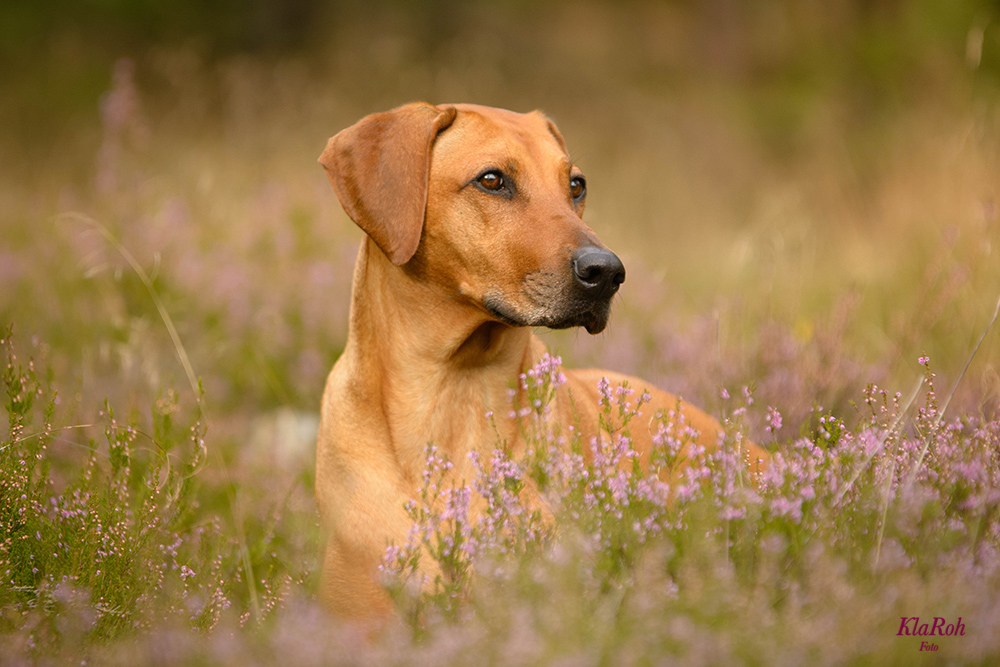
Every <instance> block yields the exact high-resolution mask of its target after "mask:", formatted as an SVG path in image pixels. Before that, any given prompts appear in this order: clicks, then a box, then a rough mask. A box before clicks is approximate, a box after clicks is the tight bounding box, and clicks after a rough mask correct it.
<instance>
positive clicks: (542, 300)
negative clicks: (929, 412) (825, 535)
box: [316, 104, 767, 619]
mask: <svg viewBox="0 0 1000 667" xmlns="http://www.w3.org/2000/svg"><path fill="white" fill-rule="evenodd" d="M320 162H321V163H322V165H323V166H324V167H325V168H326V170H327V172H328V175H329V177H330V181H331V182H332V183H333V189H334V190H335V191H336V193H337V197H338V198H339V199H340V202H341V204H342V205H343V207H344V209H345V210H346V211H347V213H348V215H349V216H350V217H351V219H352V220H354V222H356V223H357V224H358V226H360V227H361V229H363V230H364V231H365V232H366V233H367V234H368V236H367V237H366V238H365V239H364V241H363V242H362V244H361V249H360V252H359V253H358V260H357V266H356V268H355V272H354V293H353V297H352V301H351V315H350V329H349V331H348V338H347V346H346V347H345V349H344V352H343V354H342V355H341V357H340V359H339V360H338V361H337V363H336V365H335V366H334V367H333V371H332V372H331V373H330V377H329V379H328V380H327V384H326V391H325V393H324V395H323V406H322V415H321V422H320V429H319V442H318V451H317V456H316V500H317V503H318V505H319V511H320V515H321V517H322V521H323V524H324V528H325V529H326V530H327V531H329V542H328V545H327V548H326V556H325V562H324V564H323V583H322V594H321V596H322V598H323V599H324V601H325V602H326V604H327V605H328V606H329V607H330V608H331V609H332V610H333V611H334V612H335V613H336V614H337V615H339V616H342V617H347V618H352V619H363V618H366V617H373V616H385V615H387V614H389V613H390V611H391V607H390V601H389V598H388V596H387V594H386V593H385V591H384V590H383V588H382V587H381V586H380V585H379V583H378V582H377V576H378V573H377V566H378V564H379V560H380V558H381V556H382V554H383V553H384V552H385V548H386V546H387V544H388V543H389V542H394V543H396V544H402V543H404V542H405V538H406V534H407V531H408V529H409V527H410V520H409V519H408V518H407V515H406V512H405V511H404V509H403V504H404V503H405V501H406V500H407V499H409V498H412V497H414V496H416V495H417V492H418V488H419V486H420V483H421V472H422V470H423V466H424V454H423V452H424V447H425V445H426V444H427V442H428V441H433V442H434V443H435V444H436V445H437V447H438V449H439V451H441V452H443V453H445V454H447V455H448V456H449V458H450V460H451V461H452V462H453V464H454V466H455V468H454V473H455V475H456V477H457V478H458V479H462V478H464V479H465V480H467V481H471V480H472V479H473V478H474V473H473V471H472V469H471V467H470V464H469V462H468V456H467V455H468V453H469V452H470V451H473V450H475V451H477V452H479V453H480V457H481V459H482V460H484V461H485V460H489V458H490V454H491V452H492V450H493V448H494V446H495V444H496V442H497V434H496V432H495V431H494V430H493V426H492V425H491V424H490V421H489V420H488V419H487V418H486V413H487V412H488V411H495V413H496V414H497V415H507V414H508V411H509V408H510V402H509V398H508V387H510V386H512V383H513V382H514V380H515V378H517V376H518V375H519V374H520V373H522V372H523V371H524V370H525V369H526V368H530V367H531V366H533V365H534V364H535V363H536V362H537V361H538V360H539V359H540V358H541V356H542V355H543V354H544V353H545V348H544V346H543V344H542V343H541V341H540V340H538V338H536V337H535V336H534V335H533V334H532V331H531V327H536V326H547V327H553V328H566V327H574V326H583V327H585V328H586V329H587V331H588V332H590V333H592V334H596V333H599V332H600V331H602V330H603V329H604V327H605V325H606V324H607V321H608V314H609V311H610V305H611V298H612V297H613V296H614V294H615V293H616V292H617V290H618V287H619V285H620V284H621V283H622V281H624V279H625V269H624V267H623V266H622V263H621V262H620V261H619V259H618V257H616V256H615V255H614V254H613V253H612V252H610V251H609V250H607V249H606V248H605V247H604V246H603V245H602V244H601V242H600V241H599V240H598V239H597V236H596V235H595V234H594V232H593V231H592V230H591V229H590V228H588V227H587V226H586V225H585V224H583V221H582V220H581V216H582V215H583V209H584V203H585V200H586V194H587V189H586V182H585V181H584V177H583V174H582V173H581V172H580V170H579V169H578V168H577V167H576V166H575V165H574V164H573V163H572V162H571V161H570V159H569V156H568V155H567V152H566V145H565V143H564V141H563V138H562V136H561V135H560V134H559V130H557V129H556V127H555V125H553V124H552V121H550V120H549V119H548V118H546V117H545V116H544V115H542V114H541V113H538V112H534V113H529V114H519V113H514V112H511V111H504V110H501V109H493V108H489V107H481V106H473V105H466V104H455V105H442V106H431V105H429V104H409V105H406V106H403V107H399V108H397V109H393V110H392V111H387V112H385V113H379V114H373V115H371V116H367V117H365V118H363V119H361V121H359V122H358V123H357V124H356V125H353V126H352V127H349V128H347V129H346V130H343V131H342V132H340V133H339V134H337V135H336V136H335V137H333V138H332V139H330V141H329V143H328V144H327V147H326V150H325V151H324V152H323V155H322V157H320ZM566 376H567V378H568V380H567V382H566V384H565V385H563V387H562V388H561V390H560V392H559V394H558V395H557V397H556V400H555V405H554V406H553V410H554V412H555V415H556V416H557V418H558V419H559V421H560V423H563V424H572V423H575V421H576V418H577V417H579V424H580V425H581V428H584V429H586V428H587V427H588V425H589V427H590V428H591V431H592V432H593V433H594V434H596V430H597V424H598V419H597V414H598V409H599V408H598V401H599V394H598V390H597V382H598V380H599V379H600V378H601V377H607V378H609V380H610V382H611V383H612V385H615V384H617V383H620V382H622V381H623V380H628V382H629V383H630V385H631V386H632V387H634V388H636V389H638V390H641V389H642V388H643V387H644V386H648V385H647V383H644V382H643V381H641V380H638V379H635V378H628V377H625V376H623V375H619V374H616V373H608V372H605V371H597V370H586V371H575V372H571V371H566ZM648 391H649V392H650V393H651V394H652V396H653V400H652V404H651V406H648V407H645V408H644V410H643V412H644V413H645V414H649V415H652V414H654V413H656V412H658V411H669V410H672V409H674V408H676V405H677V399H676V398H675V397H674V396H672V395H670V394H668V393H666V392H663V391H660V390H657V389H654V388H649V389H648ZM570 395H572V403H573V405H572V406H571V401H570ZM683 409H684V412H685V415H686V418H687V421H688V423H689V424H691V425H693V426H694V427H695V428H696V429H698V430H699V431H700V432H701V433H702V436H701V444H703V445H704V446H706V447H708V448H713V447H715V445H716V443H717V441H718V434H719V432H720V427H719V424H718V422H717V421H716V420H714V419H712V418H711V417H709V416H708V415H706V414H705V413H704V412H702V411H701V410H698V409H697V408H694V407H691V406H688V405H684V407H683ZM496 424H497V427H498V428H499V430H500V436H501V438H504V439H506V441H507V442H508V443H509V444H510V445H511V446H512V447H513V449H514V451H515V452H516V451H517V448H518V445H519V444H523V443H520V439H521V436H520V433H519V431H518V429H517V428H516V425H515V422H514V420H513V419H508V418H498V419H496ZM632 430H633V434H632V435H633V437H634V439H635V446H636V448H637V450H639V451H640V452H642V451H647V452H648V450H649V447H650V446H651V435H650V433H648V432H644V431H645V430H646V429H644V428H636V427H634V426H633V429H632ZM636 431H638V432H636ZM750 448H751V452H750V454H751V456H752V457H754V459H756V460H759V459H762V458H766V456H767V455H766V454H765V453H764V452H763V451H762V450H760V449H759V448H757V447H756V446H755V445H750Z"/></svg>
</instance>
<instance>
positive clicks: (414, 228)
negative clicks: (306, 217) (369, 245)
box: [319, 103, 455, 266]
mask: <svg viewBox="0 0 1000 667" xmlns="http://www.w3.org/2000/svg"><path fill="white" fill-rule="evenodd" d="M454 120H455V109H454V108H449V107H446V108H443V109H438V108H437V107H433V106H431V105H429V104H421V103H416V104H407V105H405V106H401V107H397V108H396V109H393V110H391V111H385V112H383V113H375V114H372V115H370V116H365V117H364V118H362V119H361V120H359V121H358V122H357V123H355V124H354V125H352V126H351V127H349V128H347V129H346V130H342V131H340V132H339V133H337V135H336V136H334V137H333V138H331V139H330V141H328V142H327V144H326V150H325V151H323V155H321V156H320V158H319V162H320V164H322V165H323V166H324V167H325V168H326V173H327V175H328V176H329V177H330V183H332V184H333V190H334V192H336V193H337V198H338V199H339V200H340V204H341V205H342V206H343V207H344V210H345V211H346V212H347V215H349V216H350V217H351V220H353V221H354V222H355V223H357V225H358V227H361V229H363V230H364V231H365V233H367V234H368V236H370V237H371V238H372V240H373V241H375V243H376V244H377V245H378V247H379V248H381V249H382V252H384V253H385V254H386V256H387V257H388V258H389V260H390V261H392V263H393V264H395V265H396V266H400V265H402V264H405V263H406V262H408V261H409V260H410V258H411V257H413V254H414V253H415V252H416V251H417V246H418V245H420V234H421V232H422V231H423V228H424V211H425V210H426V208H427V181H428V177H429V172H430V156H431V146H432V145H433V143H434V139H435V138H436V137H437V135H438V133H439V132H441V130H443V129H445V128H446V127H448V126H449V125H451V123H452V121H454Z"/></svg>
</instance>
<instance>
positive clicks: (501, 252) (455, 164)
mask: <svg viewBox="0 0 1000 667" xmlns="http://www.w3.org/2000/svg"><path fill="white" fill-rule="evenodd" d="M320 163H321V164H322V165H323V166H324V167H325V168H326V170H327V173H328V175H329V176H330V181H331V182H332V183H333V188H334V190H335V191H336V193H337V197H338V198H339V199H340V202H341V204H342V205H343V206H344V210H345V211H347V214H348V215H349V216H350V217H351V219H352V220H354V222H355V223H357V224H358V226H360V227H361V228H362V229H363V230H364V231H365V232H366V233H367V234H368V235H369V236H370V237H371V239H372V240H373V241H374V242H375V243H376V244H377V245H378V247H379V248H381V250H382V252H384V253H385V256H386V257H387V258H388V259H389V260H390V261H391V262H392V263H393V264H395V265H396V266H400V267H402V270H403V271H404V272H405V273H406V274H407V275H409V276H410V277H412V278H414V279H417V280H421V281H424V282H426V283H428V284H429V285H433V286H436V287H438V288H440V289H442V290H444V291H445V293H446V294H448V295H449V297H454V298H457V299H460V300H463V301H465V302H467V303H468V304H469V305H470V306H471V307H474V308H477V309H479V310H480V311H482V312H483V313H484V315H486V316H487V317H488V318H490V319H493V320H496V321H499V322H502V323H504V324H508V325H511V326H547V327H552V328H556V329H560V328H567V327H573V326H583V327H586V329H587V331H588V332H590V333H598V332H600V331H602V330H604V327H605V326H606V325H607V322H608V314H609V312H610V308H611V298H612V297H613V296H614V294H615V293H616V292H617V291H618V287H619V286H620V285H621V283H622V282H623V281H624V280H625V268H624V267H623V266H622V263H621V261H620V260H619V259H618V257H617V256H616V255H615V254H614V253H612V252H611V251H610V250H608V249H607V248H605V247H604V246H603V245H602V244H601V242H600V241H599V240H598V239H597V236H596V235H595V234H594V232H593V231H591V230H590V228H588V227H587V226H586V225H585V224H583V221H582V220H581V216H582V215H583V209H584V205H585V202H586V196H587V185H586V180H585V179H584V176H583V173H582V172H581V171H580V170H579V169H578V168H577V167H576V166H575V165H574V164H573V163H572V162H571V161H570V159H569V156H568V154H567V152H566V144H565V142H564V141H563V138H562V135H560V134H559V130H558V129H556V126H555V125H554V124H553V123H552V121H550V120H549V119H548V118H546V117H545V116H544V115H542V114H541V113H538V112H533V113H529V114H519V113H514V112H512V111H505V110H502V109H494V108H490V107H481V106H475V105H466V104H455V105H441V106H431V105H428V104H408V105H406V106H402V107H399V108H397V109H393V110H392V111H387V112H384V113H378V114H372V115H371V116H366V117H365V118H363V119H361V120H360V121H359V122H358V123H357V124H355V125H353V126H351V127H349V128H347V129H346V130H343V131H342V132H340V133H339V134H337V135H336V136H335V137H333V138H332V139H330V141H329V143H328V144H327V147H326V150H325V151H324V152H323V155H322V156H321V157H320Z"/></svg>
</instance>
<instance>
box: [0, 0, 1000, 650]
mask: <svg viewBox="0 0 1000 667" xmlns="http://www.w3.org/2000/svg"><path fill="white" fill-rule="evenodd" d="M39 4H40V5H41V4H43V3H39ZM209 4H211V3H209ZM223 5H224V3H215V4H211V7H209V8H206V6H205V3H198V2H194V1H193V0H179V1H178V2H177V3H176V8H175V11H171V12H169V13H167V12H163V11H162V10H160V9H158V8H157V7H154V6H153V3H144V2H138V1H136V2H129V1H127V0H121V1H120V2H112V3H98V2H82V3H71V2H63V1H62V0H60V1H58V2H54V3H51V6H46V7H38V8H35V9H17V8H13V7H10V8H7V7H5V8H3V9H0V59H2V61H0V62H2V64H3V66H2V67H0V70H2V71H0V90H2V91H3V93H2V94H0V155H2V156H3V157H4V158H6V159H4V160H0V340H2V342H0V373H2V377H0V385H2V387H0V404H2V405H3V411H2V414H0V417H5V418H6V419H5V420H4V425H3V426H2V427H0V665H5V666H6V665H21V664H70V663H71V664H122V665H126V664H127V665H135V664H163V665H192V664H195V665H197V664H206V665H209V664H210V665H246V664H278V663H281V664H289V665H327V664H329V665H340V664H344V665H348V664H364V665H409V664H428V665H453V664H454V665H459V664H461V665H466V664H497V665H543V664H544V665H652V664H682V665H689V664H690V665H703V664H704V665H728V664H753V665H801V664H822V665H826V664H848V665H854V664H860V665H885V664H899V665H912V664H973V665H980V664H981V665H989V664H997V663H998V662H1000V511H998V510H1000V411H998V408H1000V375H998V363H1000V324H994V322H995V320H996V319H997V310H998V307H1000V248H998V247H997V246H998V245H1000V32H998V28H997V25H998V24H997V22H996V21H997V19H998V18H1000V16H998V14H997V11H996V10H995V9H994V8H993V7H992V5H990V4H988V3H985V2H977V1H976V0H961V1H956V2H952V3H934V2H922V1H920V0H917V1H916V2H911V3H893V2H858V1H854V0H836V1H834V2H830V3H824V8H823V10H822V11H821V10H820V9H809V8H807V7H803V6H801V4H800V3H794V2H774V3H741V2H730V1H727V0H715V1H713V2H706V3H685V2H676V3H659V2H651V1H646V0H636V1H634V2H628V3H624V4H622V3H610V2H608V3H605V2H583V3H574V4H568V3H561V2H540V3H526V2H524V3H512V4H509V5H504V6H497V5H496V4H495V3H481V2H466V3H453V2H449V1H441V0H439V1H437V2H430V1H429V0H428V1H427V2H419V3H410V4H408V3H385V4H382V3H362V2H360V1H359V2H353V1H342V2H337V3H332V4H326V3H319V2H312V1H311V0H296V2H288V3H276V2H274V3H272V2H266V1H262V2H258V3H252V8H250V9H248V10H247V11H246V13H245V14H244V13H239V12H236V11H235V10H232V9H227V8H226V7H224V6H223ZM416 99H425V100H429V101H433V102H457V101H468V102H478V103H482V104H489V105H494V106H502V107H507V108H512V109H515V110H520V111H527V110H530V109H534V108H540V109H543V110H544V111H545V112H546V113H548V114H549V115H550V116H551V117H552V118H553V119H554V120H555V121H556V123H557V124H558V125H559V127H560V129H561V131H562V133H563V134H564V135H565V137H566V139H567V143H568V145H569V148H570V151H571V154H572V155H573V157H574V160H575V161H576V162H577V164H578V165H579V166H580V167H581V168H582V169H583V171H584V173H585V174H586V175H587V179H588V184H589V192H590V194H589V197H588V208H587V214H586V217H585V220H586V222H587V223H588V224H589V225H590V226H591V227H592V228H593V229H594V230H595V231H596V232H597V233H598V234H599V235H600V236H601V238H602V239H603V240H604V241H605V242H606V243H607V245H609V246H610V247H611V248H612V249H614V250H615V251H616V252H617V253H618V254H619V255H620V256H621V258H622V260H623V261H624V263H625V266H626V268H627V271H628V277H627V280H626V282H625V284H624V285H623V287H622V290H621V292H620V296H619V297H617V299H616V302H615V304H614V307H613V312H612V316H611V323H610V325H609V327H608V329H607V330H606V331H605V332H604V333H602V334H600V335H599V336H595V337H592V336H589V335H587V334H586V332H584V331H583V330H579V331H564V332H548V331H539V332H538V333H539V335H541V336H542V337H543V339H544V340H545V341H546V343H547V344H548V345H549V347H550V350H551V352H552V355H553V356H552V357H549V358H546V359H545V360H543V363H542V364H540V365H539V366H538V367H536V368H534V369H531V371H530V372H529V373H526V374H525V375H524V376H523V377H521V378H511V387H512V388H514V387H515V386H516V385H517V384H520V386H521V391H522V394H523V395H524V396H526V397H528V400H527V401H525V402H523V404H521V403H519V404H515V403H513V402H512V404H511V405H510V406H509V408H508V410H507V413H506V414H496V415H493V416H491V417H490V418H493V419H509V418H514V419H518V420H520V423H521V426H522V428H523V430H524V432H525V433H526V434H527V435H528V436H529V441H530V447H529V449H528V451H527V452H524V453H518V454H517V455H516V456H514V457H511V456H510V455H509V453H508V452H506V451H505V450H504V447H503V443H502V442H498V443H495V444H496V451H495V453H494V455H493V456H492V457H491V459H490V460H476V461H474V462H473V467H474V469H475V470H477V477H476V478H475V479H455V478H454V476H452V475H450V474H449V471H450V469H451V467H452V465H453V463H454V462H452V461H449V460H448V459H447V457H446V456H444V455H443V454H442V453H441V452H438V451H437V450H436V449H435V448H434V447H433V443H431V444H429V446H428V449H427V468H426V472H425V476H424V485H423V492H422V495H421V497H418V498H415V499H413V502H412V503H411V505H410V506H408V510H409V511H410V513H411V516H412V517H413V519H414V530H413V531H412V532H411V535H410V538H409V540H408V542H407V543H405V544H397V545H392V546H391V547H390V548H388V549H387V552H386V557H385V561H384V563H383V567H382V574H383V576H384V583H385V585H386V587H387V589H388V590H389V591H390V592H391V594H392V596H393V598H394V600H395V602H396V604H397V607H398V609H399V616H398V618H397V619H395V620H394V621H393V622H391V623H390V624H389V625H388V626H387V627H386V628H385V629H384V631H383V632H381V633H380V634H377V635H374V636H362V635H359V634H358V633H356V632H354V631H352V629H351V628H347V627H341V626H340V625H338V624H337V623H336V622H335V621H334V620H332V619H331V618H329V617H328V616H326V615H325V613H324V611H323V610H322V608H321V607H320V606H319V604H318V602H317V600H316V592H317V589H318V566H319V556H320V549H321V546H322V543H323V535H322V532H321V530H320V526H319V522H318V517H317V514H316V508H315V504H314V502H313V487H314V465H313V453H314V447H315V435H316V428H317V420H318V415H319V399H320V394H321V392H322V389H323V382H324V379H325V376H326V374H327V373H328V371H329V369H330V367H331V366H332V364H333V362H334V361H335V360H336V359H337V356H338V354H339V352H340V350H341V349H342V348H343V345H344V338H345V335H346V332H347V314H348V299H349V296H350V288H351V285H350V279H351V272H352V268H353V264H354V256H355V253H356V251H357V247H358V243H359V241H360V239H361V232H360V230H358V229H357V228H356V227H355V226H354V225H353V223H352V222H351V221H350V220H349V219H348V218H347V217H346V215H345V214H344V213H343V212H342V210H341V209H340V206H339V204H338V203H337V201H336V198H335V196H334V194H333V192H332V190H331V189H330V186H329V182H328V181H327V179H326V177H325V175H324V174H323V171H322V169H321V168H320V167H319V165H318V164H317V163H316V158H317V157H318V156H319V153H320V152H321V151H322V149H323V147H324V145H325V142H326V139H327V138H328V137H329V136H330V135H332V134H334V133H335V132H337V131H338V130H340V129H341V128H343V127H345V126H347V125H349V124H351V123H353V122H354V121H356V120H357V119H358V118H360V117H361V116H363V115H365V114H367V113H370V112H373V111H379V110H384V109H387V108H390V107H392V106H396V105H398V104H401V103H404V102H407V101H411V100H416ZM561 365H565V367H584V366H599V367H604V368H609V369H612V370H616V371H622V372H626V373H630V374H634V375H639V376H642V377H644V378H647V379H648V380H650V381H651V382H653V383H655V384H657V385H659V386H661V387H663V388H665V389H668V390H671V391H674V392H676V393H679V394H681V395H682V396H683V397H684V398H685V399H686V400H689V401H691V402H693V403H695V404H698V405H702V406H704V407H705V408H706V410H708V411H709V412H710V413H712V414H714V415H716V416H718V417H719V418H720V420H722V421H723V422H724V423H725V425H726V429H727V436H726V440H725V442H724V443H723V447H722V448H720V450H718V451H717V452H714V453H707V452H699V451H695V452H693V453H691V454H690V455H689V456H687V458H686V459H685V460H681V459H682V456H681V455H680V454H679V452H680V451H681V449H682V447H683V445H684V444H685V442H686V440H687V438H689V437H690V433H688V432H687V431H686V429H685V428H683V426H677V427H668V426H667V425H665V424H664V425H662V426H661V428H660V430H659V432H658V435H657V440H656V442H657V450H656V452H655V454H654V456H653V457H652V466H653V470H642V469H638V468H637V467H633V466H631V465H630V464H629V459H630V457H631V451H630V449H629V430H630V428H631V426H630V425H631V424H632V423H633V420H634V419H636V415H638V414H642V411H643V403H644V400H643V396H642V395H641V393H640V392H637V391H635V388H629V387H625V388H623V387H613V386H604V387H602V388H601V391H602V393H603V395H604V402H603V405H604V414H603V416H602V418H601V419H602V421H603V422H604V425H605V427H606V429H605V430H606V431H607V432H608V433H609V435H608V438H607V439H606V440H605V441H602V442H596V443H591V442H581V441H579V440H578V439H574V438H573V436H572V434H571V433H569V432H566V431H563V430H560V429H559V428H557V426H556V425H555V424H553V423H551V421H550V420H549V412H548V410H547V405H548V402H549V400H550V399H551V396H552V392H553V390H554V388H555V387H556V386H557V385H558V384H559V383H560V382H561V381H562V376H561ZM514 393H516V392H514ZM442 409H448V406H442ZM510 415H513V417H511V416H510ZM484 418H486V417H485V416H484ZM744 438H751V439H753V440H754V441H756V442H758V443H760V444H762V445H764V446H765V447H766V448H767V449H769V450H770V451H771V453H772V456H773V458H772V464H771V467H770V468H769V469H768V470H767V471H766V472H765V473H763V474H762V475H759V477H758V479H751V478H750V475H748V474H746V473H745V472H741V466H740V465H739V464H738V461H737V460H736V457H735V456H734V452H735V451H736V449H735V448H736V446H737V444H738V443H739V442H740V441H741V440H742V439H744ZM585 454H586V455H585ZM681 468H683V472H681V473H679V474H678V475H675V476H674V477H673V478H672V479H673V481H672V483H671V484H670V485H669V486H668V485H666V484H665V483H663V482H661V481H659V480H660V478H661V477H663V478H664V479H666V478H668V477H669V476H668V475H659V476H658V475H657V473H659V472H661V471H672V470H675V469H676V470H680V469H681ZM529 490H530V491H531V492H530V493H529V492H528V491H529ZM536 490H537V495H538V496H539V497H541V499H542V503H543V507H542V508H541V509H540V508H539V507H538V506H537V505H535V504H533V503H532V502H529V501H528V497H529V496H532V497H534V496H535V495H536V494H535V491H536ZM470 507H481V508H485V510H484V511H482V512H478V513H477V512H470V509H469V508H470ZM421 559H433V560H436V561H437V563H436V569H435V571H437V572H440V573H441V574H440V576H439V578H437V579H436V580H434V581H426V582H425V581H422V580H421V576H422V575H421V574H420V570H419V569H417V568H416V565H417V562H418V561H420V560H421Z"/></svg>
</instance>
